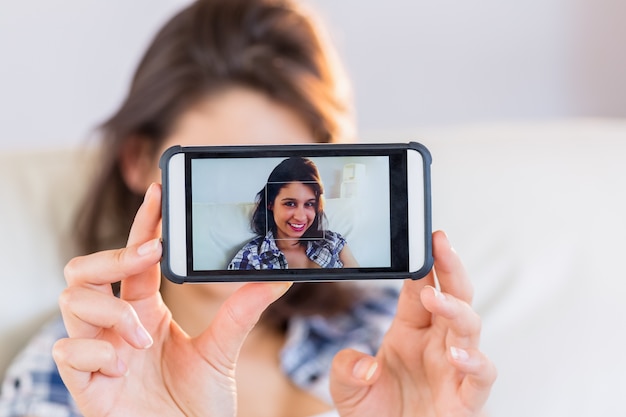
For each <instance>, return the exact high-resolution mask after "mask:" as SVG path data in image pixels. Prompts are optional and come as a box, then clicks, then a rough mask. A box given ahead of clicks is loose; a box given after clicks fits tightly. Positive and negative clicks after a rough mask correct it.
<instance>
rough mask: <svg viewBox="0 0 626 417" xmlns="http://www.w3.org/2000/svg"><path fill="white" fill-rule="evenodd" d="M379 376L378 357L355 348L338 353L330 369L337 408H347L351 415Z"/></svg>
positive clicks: (331, 385)
mask: <svg viewBox="0 0 626 417" xmlns="http://www.w3.org/2000/svg"><path fill="white" fill-rule="evenodd" d="M379 376H380V369H379V366H378V361H377V360H376V358H374V357H372V356H370V355H367V354H365V353H362V352H358V351H356V350H354V349H344V350H342V351H340V352H339V353H337V355H335V358H334V359H333V363H332V367H331V370H330V393H331V395H332V397H333V401H334V403H335V406H336V407H337V410H345V411H347V414H348V415H349V414H350V412H349V410H354V409H355V408H356V407H357V406H358V404H359V403H360V402H361V400H363V398H365V396H366V394H367V393H368V391H369V388H370V386H371V385H372V384H374V382H376V381H377V380H378V378H379ZM342 415H344V414H342Z"/></svg>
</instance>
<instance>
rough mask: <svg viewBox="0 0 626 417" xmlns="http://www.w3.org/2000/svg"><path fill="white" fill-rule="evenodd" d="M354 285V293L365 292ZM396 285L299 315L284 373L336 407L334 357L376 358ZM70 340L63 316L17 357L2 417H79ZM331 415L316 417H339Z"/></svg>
mask: <svg viewBox="0 0 626 417" xmlns="http://www.w3.org/2000/svg"><path fill="white" fill-rule="evenodd" d="M360 288H361V287H357V286H355V291H357V290H358V291H361V290H360ZM397 297H398V291H397V289H396V287H391V286H389V287H383V286H379V285H368V286H366V287H363V290H362V294H361V296H360V297H359V298H358V300H359V301H358V302H357V303H356V304H355V306H354V308H353V309H352V310H351V311H349V312H347V313H345V314H342V315H337V316H334V317H331V318H323V317H321V316H306V317H305V316H295V317H293V318H292V319H291V320H290V322H289V328H288V330H287V341H286V343H285V346H284V347H283V349H282V351H281V353H280V361H281V367H282V369H283V372H285V374H286V375H287V376H289V378H290V379H291V380H292V381H293V382H294V383H295V384H296V385H298V386H299V387H301V388H302V389H304V390H305V391H308V392H310V393H311V394H313V395H316V396H318V397H319V398H320V399H322V400H324V401H326V402H327V403H328V404H332V400H331V397H330V391H329V387H328V382H329V381H328V378H329V374H328V373H329V370H330V364H331V361H332V359H333V357H334V356H335V354H336V353H337V352H338V351H339V350H341V349H344V348H347V347H350V348H353V349H358V350H361V351H363V352H367V353H369V354H375V353H376V351H377V349H378V346H379V345H380V342H381V340H382V337H383V335H384V334H385V332H386V331H387V328H388V327H389V325H390V323H391V320H392V318H393V316H394V314H395V309H396V302H397ZM63 337H67V333H66V331H65V328H64V326H63V322H62V320H61V318H57V319H55V320H54V321H53V322H51V323H49V324H48V325H46V326H45V327H44V328H43V329H42V330H41V331H40V333H39V334H37V335H36V336H35V337H34V338H33V339H32V340H31V342H30V344H29V345H28V346H27V347H26V349H25V350H23V351H22V353H21V354H20V355H19V356H18V357H17V358H16V359H15V361H14V362H13V364H12V365H11V366H10V368H9V369H8V371H7V374H6V376H5V380H4V382H3V384H2V391H1V393H0V416H2V417H17V416H31V417H80V416H81V414H80V412H79V411H78V409H77V408H76V405H75V404H74V401H73V400H72V397H71V396H70V394H69V392H68V390H67V388H65V386H64V385H63V381H62V380H61V377H60V376H59V372H58V370H57V367H56V364H55V363H54V361H53V359H52V355H51V353H50V352H51V350H52V345H53V344H54V342H55V341H56V340H58V339H60V338H63ZM335 416H337V414H336V413H334V412H331V413H327V414H323V415H322V416H318V417H335Z"/></svg>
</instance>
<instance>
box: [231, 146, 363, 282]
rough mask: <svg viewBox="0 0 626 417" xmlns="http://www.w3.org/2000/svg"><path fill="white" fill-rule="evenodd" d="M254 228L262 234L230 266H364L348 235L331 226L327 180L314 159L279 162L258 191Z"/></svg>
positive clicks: (244, 248)
mask: <svg viewBox="0 0 626 417" xmlns="http://www.w3.org/2000/svg"><path fill="white" fill-rule="evenodd" d="M252 230H253V231H254V232H255V233H256V235H257V237H256V238H255V239H253V240H251V241H250V242H248V243H247V244H246V245H245V246H244V247H243V248H241V250H239V252H238V253H237V254H236V255H235V257H234V258H233V260H232V261H231V262H230V263H229V265H228V269H230V270H234V269H290V268H291V269H294V268H299V269H302V268H354V267H357V266H358V263H357V261H356V259H355V258H354V256H353V255H352V252H351V251H350V249H349V248H348V244H347V242H346V240H345V239H344V237H343V236H342V235H341V234H339V233H335V232H332V231H330V230H327V229H326V215H325V214H324V185H323V184H322V180H321V178H320V174H319V172H318V170H317V166H315V164H314V163H313V162H312V161H311V160H310V159H307V158H302V157H292V158H288V159H285V160H284V161H282V162H281V163H280V164H278V165H277V166H276V167H275V168H274V170H273V171H272V172H271V174H270V175H269V178H268V179H267V183H266V184H265V186H264V187H263V189H261V191H259V192H258V193H257V197H256V208H255V210H254V213H253V214H252Z"/></svg>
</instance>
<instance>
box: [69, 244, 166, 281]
mask: <svg viewBox="0 0 626 417" xmlns="http://www.w3.org/2000/svg"><path fill="white" fill-rule="evenodd" d="M161 252H162V247H161V242H160V241H159V239H153V240H150V241H148V242H145V243H143V244H141V245H135V246H129V247H127V248H124V249H115V250H108V251H102V252H96V253H93V254H91V255H86V256H79V257H76V258H74V259H72V260H70V261H69V262H68V263H67V265H66V266H65V271H64V273H65V280H66V281H67V284H68V285H69V286H85V285H91V286H95V287H98V286H102V287H101V288H100V290H101V291H103V292H106V293H110V292H111V291H110V285H109V284H112V283H114V282H118V281H123V280H125V279H126V278H128V277H131V276H134V275H137V274H141V273H142V272H145V271H146V270H148V269H150V268H151V267H154V266H156V264H157V263H158V262H159V260H160V259H161ZM103 284H106V285H103Z"/></svg>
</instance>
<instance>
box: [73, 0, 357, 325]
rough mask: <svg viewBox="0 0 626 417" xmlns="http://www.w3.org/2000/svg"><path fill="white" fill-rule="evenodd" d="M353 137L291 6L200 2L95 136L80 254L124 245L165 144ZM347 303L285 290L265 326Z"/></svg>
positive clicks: (332, 73) (332, 72)
mask: <svg viewBox="0 0 626 417" xmlns="http://www.w3.org/2000/svg"><path fill="white" fill-rule="evenodd" d="M353 127H354V125H353V119H352V114H351V101H350V96H349V84H348V83H347V81H346V78H345V76H344V74H343V72H342V70H341V67H340V66H339V65H338V61H337V60H336V56H335V54H334V51H333V49H332V47H331V46H330V44H328V43H327V42H326V41H325V40H324V36H323V34H322V31H321V26H320V25H319V23H318V22H316V20H315V19H314V18H313V17H312V16H311V15H310V14H308V13H305V12H304V11H303V10H301V9H300V8H299V7H297V6H296V5H295V4H294V3H293V2H291V1H289V0H198V1H196V2H194V3H192V4H191V5H189V6H188V7H186V8H184V9H183V10H182V11H180V12H179V13H178V14H176V15H175V16H174V17H173V18H172V19H171V20H169V21H168V22H167V23H166V24H165V26H164V27H163V28H162V29H161V30H160V31H159V32H158V33H157V35H156V37H155V38H154V39H153V41H152V42H151V44H150V45H149V47H148V49H147V51H146V53H145V55H144V56H143V58H142V59H141V61H140V63H139V66H138V68H137V70H136V72H135V74H134V77H133V79H132V83H131V85H130V89H129V91H128V95H127V96H126V98H125V100H124V101H123V103H122V105H121V106H120V108H119V109H118V110H117V112H115V113H114V114H113V116H112V117H111V118H110V119H108V120H107V121H106V122H105V123H104V124H103V125H102V127H101V133H102V153H101V154H100V155H99V159H98V161H99V163H100V170H99V173H98V174H97V176H96V177H95V179H94V182H93V185H92V187H91V189H90V192H89V194H88V195H87V196H86V198H85V201H84V205H83V207H82V210H81V211H80V212H79V215H78V218H77V240H78V242H77V243H78V252H80V253H90V252H94V251H98V250H104V249H109V248H115V247H121V246H124V245H125V243H126V237H127V236H128V232H129V229H130V225H131V224H132V221H133V218H134V215H135V213H136V212H137V210H138V208H139V206H140V204H141V202H142V200H143V194H144V192H145V190H146V189H147V187H148V186H149V184H150V183H151V182H153V181H159V170H158V157H159V155H160V152H161V151H162V150H164V149H165V148H167V147H168V146H169V145H174V144H179V145H211V144H214V145H218V144H261V143H272V144H280V143H295V142H334V141H340V140H351V139H353V137H354V131H353ZM218 287H219V286H213V287H212V288H216V291H217V288H218ZM351 294H352V293H351V292H342V291H341V289H338V288H336V287H334V286H333V285H332V284H325V285H324V286H320V285H315V284H301V285H294V286H293V287H292V289H291V290H290V291H289V292H288V293H287V294H286V295H285V296H284V297H282V298H281V299H280V300H279V301H278V302H276V303H274V304H273V305H272V306H271V307H270V308H269V309H268V310H267V311H266V314H265V316H264V317H265V318H264V321H265V322H266V323H272V324H273V325H274V326H278V327H282V326H284V325H285V323H286V321H287V320H288V318H289V317H290V316H291V315H292V314H295V313H298V314H313V313H315V314H320V313H321V314H333V312H337V311H342V310H344V309H345V308H347V307H348V306H349V304H350V303H351V300H352V295H351Z"/></svg>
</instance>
